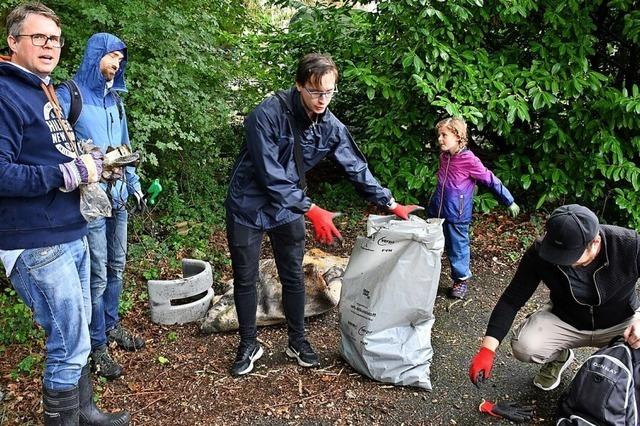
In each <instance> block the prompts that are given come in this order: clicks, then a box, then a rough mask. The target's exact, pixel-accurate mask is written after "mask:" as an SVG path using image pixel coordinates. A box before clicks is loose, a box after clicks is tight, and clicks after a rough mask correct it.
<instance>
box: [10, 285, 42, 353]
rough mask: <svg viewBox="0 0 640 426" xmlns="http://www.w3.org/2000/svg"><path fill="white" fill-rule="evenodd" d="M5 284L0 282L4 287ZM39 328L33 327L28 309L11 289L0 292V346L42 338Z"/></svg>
mask: <svg viewBox="0 0 640 426" xmlns="http://www.w3.org/2000/svg"><path fill="white" fill-rule="evenodd" d="M5 284H6V283H5V282H4V280H3V282H1V283H0V285H2V286H4V285H5ZM43 334H44V333H42V330H41V329H40V328H34V327H33V318H32V316H31V311H30V310H29V308H28V307H27V306H26V305H25V304H24V303H22V302H21V301H20V299H18V295H17V294H16V292H15V290H13V288H11V287H4V288H2V291H0V345H8V344H11V343H27V342H29V341H31V340H33V339H39V338H42V336H43Z"/></svg>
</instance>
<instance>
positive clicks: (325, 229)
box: [305, 204, 342, 244]
mask: <svg viewBox="0 0 640 426" xmlns="http://www.w3.org/2000/svg"><path fill="white" fill-rule="evenodd" d="M340 214H341V213H333V212H330V211H327V210H325V209H321V208H320V207H318V206H316V205H315V204H312V205H311V208H310V209H309V211H308V212H306V213H305V215H306V216H307V217H308V218H309V220H310V221H311V224H312V225H313V229H314V230H315V234H316V240H318V241H320V242H321V243H325V244H333V237H336V238H338V239H339V240H342V235H340V232H339V231H338V229H337V228H336V227H335V225H334V224H333V218H334V217H338V216H340Z"/></svg>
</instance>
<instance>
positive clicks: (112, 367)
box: [91, 345, 122, 380]
mask: <svg viewBox="0 0 640 426" xmlns="http://www.w3.org/2000/svg"><path fill="white" fill-rule="evenodd" d="M91 365H92V366H93V370H94V371H95V372H96V374H97V375H98V376H102V377H104V378H106V379H109V380H111V379H117V378H118V377H120V376H122V367H120V364H118V363H117V362H116V361H115V360H114V359H113V358H111V354H109V349H108V348H107V345H104V346H102V347H101V348H98V349H95V350H94V351H93V352H91Z"/></svg>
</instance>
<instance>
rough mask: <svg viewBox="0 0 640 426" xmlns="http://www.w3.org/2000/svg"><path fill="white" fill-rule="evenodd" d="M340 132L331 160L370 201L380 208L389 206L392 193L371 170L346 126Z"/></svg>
mask: <svg viewBox="0 0 640 426" xmlns="http://www.w3.org/2000/svg"><path fill="white" fill-rule="evenodd" d="M341 126H342V128H341V129H340V130H339V131H338V138H339V140H338V144H337V146H336V148H335V149H334V150H333V152H331V154H330V156H331V158H332V159H333V160H334V161H335V162H336V163H338V164H340V166H342V168H343V169H344V171H345V172H346V174H347V176H348V177H349V180H350V181H351V182H352V183H353V185H354V186H355V187H356V190H357V191H358V192H359V193H360V194H362V195H363V196H364V197H365V198H366V199H367V200H368V201H371V202H372V203H375V204H378V205H379V206H385V205H387V204H388V203H389V202H390V201H391V199H392V197H391V191H389V190H388V189H387V188H383V187H382V186H381V185H380V184H379V183H378V181H377V180H376V178H375V177H373V174H372V173H371V171H370V170H369V166H368V165H367V161H366V160H365V158H364V155H362V153H361V152H360V150H359V149H358V146H357V145H356V143H355V141H354V140H353V137H352V136H351V134H350V133H349V131H348V130H347V128H346V126H344V125H343V124H342V123H341Z"/></svg>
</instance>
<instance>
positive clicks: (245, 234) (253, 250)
mask: <svg viewBox="0 0 640 426" xmlns="http://www.w3.org/2000/svg"><path fill="white" fill-rule="evenodd" d="M265 232H266V233H267V234H268V235H269V240H270V241H271V247H272V248H273V255H274V257H275V261H276V267H277V268H278V275H279V277H280V282H281V283H282V305H283V308H284V314H285V317H286V319H287V326H288V333H289V341H290V342H297V341H300V340H302V339H304V303H305V288H304V273H303V271H302V258H303V257H304V218H303V217H300V219H298V220H295V221H293V222H291V223H287V224H285V225H281V226H278V227H276V228H274V229H270V230H268V231H261V230H257V229H253V228H249V227H247V226H243V225H240V224H238V223H236V222H235V221H234V220H233V219H232V218H230V217H229V215H227V239H228V240H229V251H230V252H231V267H232V269H233V299H234V302H235V304H236V312H237V313H238V323H239V324H240V340H255V339H256V337H257V328H256V310H257V307H258V301H257V298H256V282H257V280H258V261H259V259H260V247H261V245H262V237H263V235H264V233H265Z"/></svg>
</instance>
